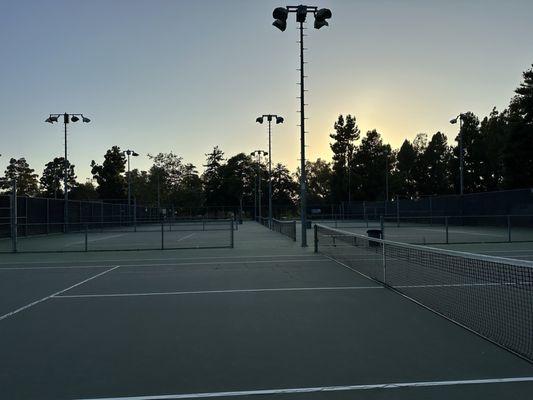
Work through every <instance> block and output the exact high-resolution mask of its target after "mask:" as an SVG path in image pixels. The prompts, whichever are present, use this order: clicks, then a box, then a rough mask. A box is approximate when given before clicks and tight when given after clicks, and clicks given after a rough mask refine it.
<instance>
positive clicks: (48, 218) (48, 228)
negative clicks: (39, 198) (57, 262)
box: [46, 199, 50, 234]
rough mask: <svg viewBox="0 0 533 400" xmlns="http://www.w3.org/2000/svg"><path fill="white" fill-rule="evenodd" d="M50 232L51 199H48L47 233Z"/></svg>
mask: <svg viewBox="0 0 533 400" xmlns="http://www.w3.org/2000/svg"><path fill="white" fill-rule="evenodd" d="M49 233H50V199H46V234H49Z"/></svg>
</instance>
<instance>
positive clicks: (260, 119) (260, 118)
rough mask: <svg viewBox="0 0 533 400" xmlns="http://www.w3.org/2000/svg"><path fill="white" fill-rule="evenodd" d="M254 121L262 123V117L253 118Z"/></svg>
mask: <svg viewBox="0 0 533 400" xmlns="http://www.w3.org/2000/svg"><path fill="white" fill-rule="evenodd" d="M255 122H258V123H260V124H262V123H263V117H257V118H256V119H255Z"/></svg>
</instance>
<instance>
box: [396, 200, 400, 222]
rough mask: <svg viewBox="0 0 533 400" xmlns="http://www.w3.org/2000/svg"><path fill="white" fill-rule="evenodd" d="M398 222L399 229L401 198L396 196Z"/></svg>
mask: <svg viewBox="0 0 533 400" xmlns="http://www.w3.org/2000/svg"><path fill="white" fill-rule="evenodd" d="M396 221H397V223H398V228H399V227H400V196H399V195H396Z"/></svg>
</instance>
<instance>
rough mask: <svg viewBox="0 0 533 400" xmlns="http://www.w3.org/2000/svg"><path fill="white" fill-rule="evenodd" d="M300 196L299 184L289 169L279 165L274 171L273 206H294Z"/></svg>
mask: <svg viewBox="0 0 533 400" xmlns="http://www.w3.org/2000/svg"><path fill="white" fill-rule="evenodd" d="M297 196H298V183H297V182H296V181H295V180H294V179H293V177H292V176H291V173H290V172H289V170H288V169H287V167H286V166H285V165H283V164H281V163H278V164H276V165H275V166H274V168H273V169H272V204H273V207H276V208H278V209H279V208H280V207H285V206H293V205H294V204H295V200H296V198H297Z"/></svg>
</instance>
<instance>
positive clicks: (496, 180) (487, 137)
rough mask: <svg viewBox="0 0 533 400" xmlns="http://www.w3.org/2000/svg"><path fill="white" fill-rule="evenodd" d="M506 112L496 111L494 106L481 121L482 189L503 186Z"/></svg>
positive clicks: (494, 188) (496, 188)
mask: <svg viewBox="0 0 533 400" xmlns="http://www.w3.org/2000/svg"><path fill="white" fill-rule="evenodd" d="M506 115H507V113H506V112H504V113H501V114H500V113H498V111H496V107H494V108H493V109H492V112H491V113H490V115H489V116H488V117H485V118H484V119H483V121H481V124H480V127H479V131H480V134H481V143H480V149H479V151H480V152H482V153H483V154H484V155H485V157H484V158H485V159H484V165H483V169H482V171H481V182H482V190H498V189H501V188H502V186H503V176H504V150H505V146H506V143H507V131H508V129H507V117H506Z"/></svg>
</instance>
